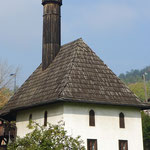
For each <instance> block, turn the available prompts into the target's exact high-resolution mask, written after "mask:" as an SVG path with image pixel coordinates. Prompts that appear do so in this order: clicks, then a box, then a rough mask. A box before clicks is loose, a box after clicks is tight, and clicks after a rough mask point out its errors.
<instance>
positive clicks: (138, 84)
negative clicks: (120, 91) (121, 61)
mask: <svg viewBox="0 0 150 150" xmlns="http://www.w3.org/2000/svg"><path fill="white" fill-rule="evenodd" d="M145 73H146V87H147V95H148V98H150V66H148V67H145V68H144V69H141V70H137V69H135V70H131V71H129V72H126V74H120V75H119V78H120V79H121V80H122V81H123V82H124V83H126V84H127V86H128V87H129V88H130V90H131V91H132V92H133V93H135V94H136V95H137V96H138V97H139V99H141V100H142V101H144V100H145V89H144V82H143V78H142V76H143V74H145Z"/></svg>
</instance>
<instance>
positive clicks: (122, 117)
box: [119, 113, 125, 128]
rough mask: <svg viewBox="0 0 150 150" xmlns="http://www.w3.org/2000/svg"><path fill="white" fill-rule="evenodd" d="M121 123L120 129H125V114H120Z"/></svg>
mask: <svg viewBox="0 0 150 150" xmlns="http://www.w3.org/2000/svg"><path fill="white" fill-rule="evenodd" d="M119 122H120V128H125V120H124V114H123V113H120V114H119Z"/></svg>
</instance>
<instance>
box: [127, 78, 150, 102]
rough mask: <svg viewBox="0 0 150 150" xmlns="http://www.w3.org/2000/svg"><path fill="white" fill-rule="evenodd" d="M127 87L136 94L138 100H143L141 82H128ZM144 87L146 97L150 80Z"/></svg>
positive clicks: (143, 94)
mask: <svg viewBox="0 0 150 150" xmlns="http://www.w3.org/2000/svg"><path fill="white" fill-rule="evenodd" d="M128 87H129V88H130V90H131V91H132V92H133V93H134V94H135V95H137V97H138V98H139V99H140V100H142V101H145V89H144V83H143V82H136V83H132V84H129V85H128ZM146 87H147V94H148V98H150V81H149V82H147V84H146Z"/></svg>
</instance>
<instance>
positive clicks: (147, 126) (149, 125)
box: [142, 112, 150, 150]
mask: <svg viewBox="0 0 150 150" xmlns="http://www.w3.org/2000/svg"><path fill="white" fill-rule="evenodd" d="M142 126H143V140H144V150H150V116H149V115H148V114H146V113H145V112H142Z"/></svg>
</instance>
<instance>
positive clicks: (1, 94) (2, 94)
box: [0, 88, 13, 109]
mask: <svg viewBox="0 0 150 150" xmlns="http://www.w3.org/2000/svg"><path fill="white" fill-rule="evenodd" d="M12 94H13V92H11V91H10V90H9V89H6V88H2V89H1V90H0V109H1V108H2V107H3V106H4V105H5V104H6V103H7V102H8V100H9V98H10V97H11V96H12Z"/></svg>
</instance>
